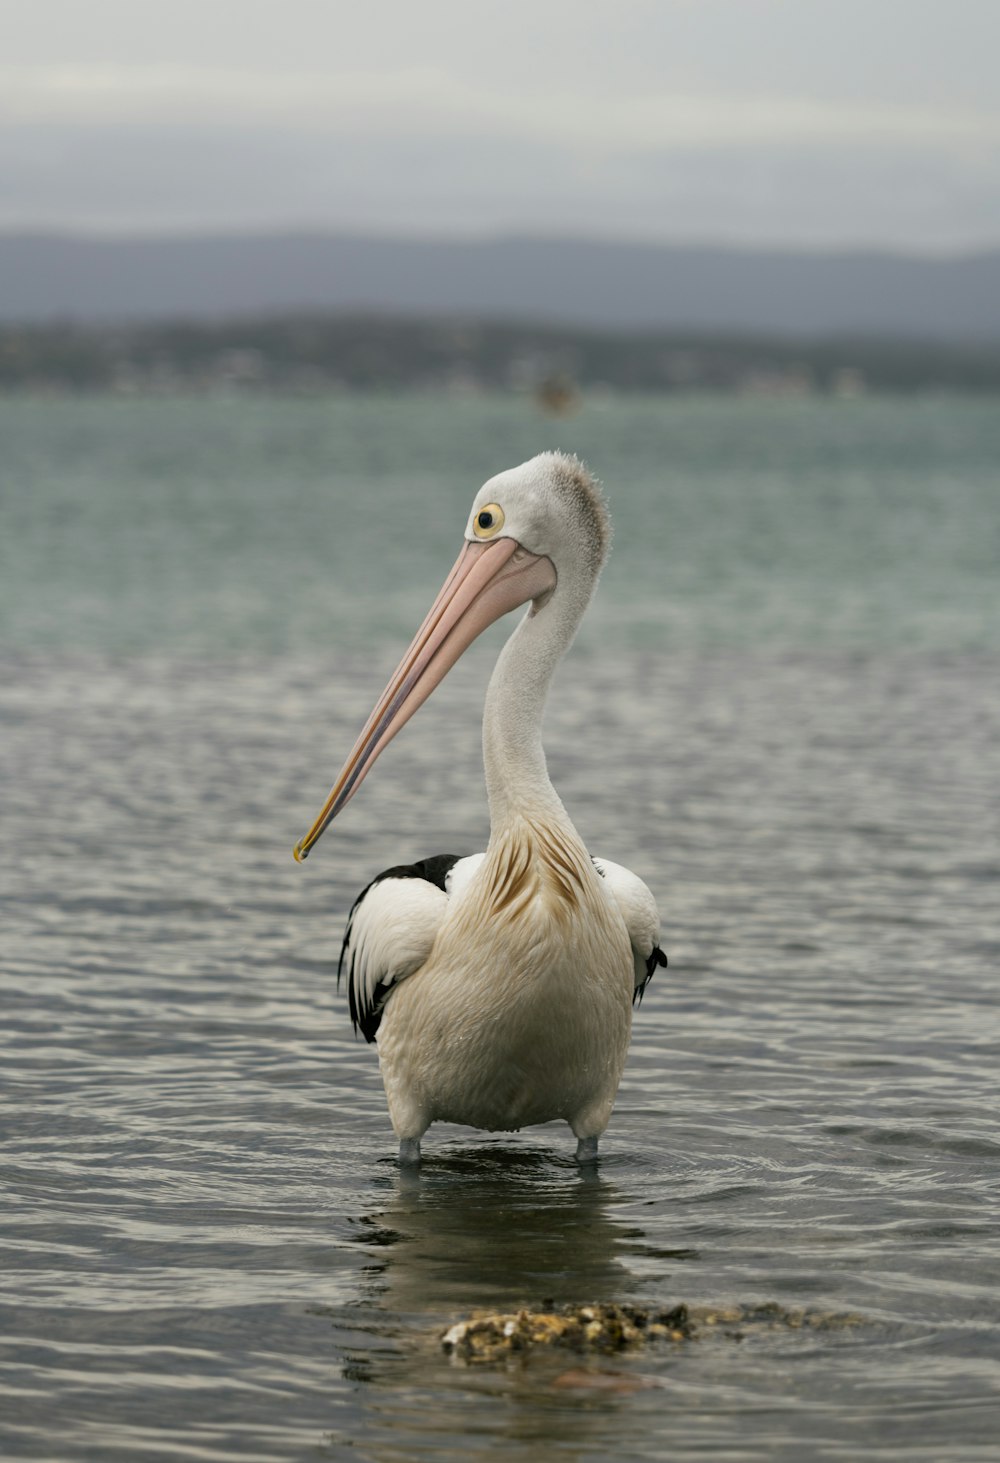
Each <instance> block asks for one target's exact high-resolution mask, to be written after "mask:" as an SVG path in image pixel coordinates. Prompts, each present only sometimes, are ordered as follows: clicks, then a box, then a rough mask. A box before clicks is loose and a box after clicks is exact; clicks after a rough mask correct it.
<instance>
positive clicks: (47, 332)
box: [0, 315, 1000, 400]
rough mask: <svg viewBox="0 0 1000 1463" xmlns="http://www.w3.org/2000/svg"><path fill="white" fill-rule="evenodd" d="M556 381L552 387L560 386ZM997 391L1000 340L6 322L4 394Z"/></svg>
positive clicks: (2, 331)
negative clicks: (969, 341) (209, 391)
mask: <svg viewBox="0 0 1000 1463" xmlns="http://www.w3.org/2000/svg"><path fill="white" fill-rule="evenodd" d="M553 388H554V390H553ZM577 388H580V389H587V390H594V389H600V388H606V389H608V390H611V391H648V392H659V391H697V390H707V391H748V392H762V393H774V394H808V393H810V392H820V393H831V394H836V395H858V394H861V393H863V392H865V391H879V392H886V391H888V392H914V391H928V390H939V391H941V390H943V391H967V392H995V391H998V390H1000V342H998V343H997V344H995V345H990V344H986V345H972V344H967V343H960V342H956V343H954V344H947V343H944V344H942V343H940V342H920V341H912V340H895V341H892V340H879V339H865V338H848V337H830V338H824V339H815V340H798V339H797V340H790V339H784V338H771V339H765V338H752V337H739V336H732V337H730V336H723V335H706V334H703V333H693V332H692V333H690V334H685V333H678V332H677V331H673V330H672V331H664V330H659V331H655V332H649V333H620V332H618V333H616V332H610V331H592V330H579V329H574V328H571V327H560V326H557V325H535V324H518V323H507V322H503V323H501V322H491V321H483V320H455V319H390V318H382V317H379V316H376V315H366V316H350V317H347V316H335V317H327V318H317V317H305V316H303V317H281V318H262V319H239V320H218V321H209V322H204V321H198V322H190V323H184V322H176V321H171V322H161V323H146V324H127V325H110V324H109V325H105V326H100V325H91V324H88V325H80V324H75V323H73V322H62V323H59V324H46V325H20V326H17V325H6V326H0V391H6V392H13V391H49V392H106V391H115V392H120V393H123V394H129V393H135V394H143V395H145V394H158V393H173V392H188V391H203V390H213V389H222V390H241V391H244V390H245V391H255V390H256V391H275V392H289V393H297V394H310V393H321V392H325V391H330V390H338V389H340V390H405V389H429V390H433V389H451V390H456V389H459V390H460V389H470V390H477V389H479V390H536V391H539V392H542V393H545V392H546V391H552V392H553V400H556V399H558V396H559V393H560V392H561V391H572V390H575V389H577Z"/></svg>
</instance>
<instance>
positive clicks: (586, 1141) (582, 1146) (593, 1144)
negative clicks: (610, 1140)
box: [576, 1138, 597, 1163]
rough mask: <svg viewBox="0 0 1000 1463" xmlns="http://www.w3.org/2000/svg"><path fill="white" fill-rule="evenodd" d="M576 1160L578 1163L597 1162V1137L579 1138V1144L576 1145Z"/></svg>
mask: <svg viewBox="0 0 1000 1463" xmlns="http://www.w3.org/2000/svg"><path fill="white" fill-rule="evenodd" d="M576 1161H577V1163H596V1162H597V1139H596V1138H579V1139H578V1140H577V1145H576Z"/></svg>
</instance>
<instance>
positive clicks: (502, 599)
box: [294, 452, 611, 862]
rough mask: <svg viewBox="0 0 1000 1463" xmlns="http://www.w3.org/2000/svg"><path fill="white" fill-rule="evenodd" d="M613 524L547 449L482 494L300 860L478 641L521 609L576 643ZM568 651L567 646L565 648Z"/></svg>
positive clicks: (572, 470)
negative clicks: (553, 622)
mask: <svg viewBox="0 0 1000 1463" xmlns="http://www.w3.org/2000/svg"><path fill="white" fill-rule="evenodd" d="M610 536H611V532H610V526H609V523H608V515H607V510H606V508H605V506H604V500H603V498H602V496H601V493H600V490H599V488H598V487H597V484H596V483H595V481H594V479H593V478H592V477H591V476H590V474H589V473H588V471H587V469H586V468H585V467H584V466H583V464H582V463H580V462H579V461H578V460H577V459H576V458H575V457H569V456H566V455H565V454H563V453H560V452H543V453H541V454H540V455H539V456H538V457H533V458H531V460H530V461H528V462H525V463H522V465H521V466H520V467H515V468H511V469H509V470H508V471H507V472H502V473H499V474H498V475H497V476H496V477H493V478H490V480H489V482H487V483H484V485H483V486H482V487H481V488H480V490H479V492H478V493H477V494H476V497H475V501H474V502H473V504H472V509H471V511H470V513H469V517H468V521H467V524H466V529H465V541H464V543H463V545H462V550H461V552H460V554H459V556H458V558H457V560H456V561H455V564H454V565H453V567H452V570H451V573H450V574H449V575H448V577H447V579H446V580H445V582H444V585H443V587H442V589H441V591H440V593H439V594H438V596H437V598H436V599H435V601H434V603H433V605H432V606H431V608H430V610H429V612H428V614H427V616H426V618H425V620H424V622H423V624H422V625H421V627H420V629H419V630H418V631H417V633H416V635H415V636H414V639H413V641H412V642H411V644H410V646H409V649H408V650H407V652H406V654H405V655H404V656H403V659H402V660H401V661H400V663H399V665H398V666H397V668H396V670H395V671H394V673H393V675H392V677H391V679H390V681H389V684H388V685H387V686H386V688H385V690H384V691H383V693H382V695H381V697H380V698H379V700H378V702H377V704H376V706H375V708H374V710H373V711H372V713H371V716H370V717H369V718H368V721H367V722H366V723H365V726H364V729H363V730H362V732H361V735H360V736H359V737H358V740H357V741H356V742H355V744H354V747H353V748H352V750H351V754H350V756H349V757H348V759H347V761H346V762H345V764H344V766H343V768H342V769H341V772H340V775H339V776H338V778H337V781H336V782H335V783H334V785H333V788H332V789H331V792H330V795H329V797H328V798H327V800H326V802H325V803H324V805H323V808H322V810H321V811H320V813H319V816H318V817H317V818H316V821H315V822H314V823H313V825H312V827H311V828H310V829H309V832H308V833H307V834H306V836H305V837H304V838H303V839H302V840H301V842H299V843H298V844H297V845H296V847H295V850H294V852H295V857H296V859H297V860H299V861H300V862H301V861H302V860H303V859H304V858H306V857H307V855H308V854H309V851H310V849H311V848H312V846H313V844H315V843H316V841H317V840H318V839H319V838H320V836H321V835H322V833H323V832H324V831H325V829H326V828H327V827H328V826H329V824H330V823H331V822H332V821H333V819H334V818H335V817H336V816H337V814H338V813H339V812H340V811H341V809H342V808H344V807H345V806H346V805H347V803H348V802H349V801H350V800H351V798H352V797H353V796H354V794H355V793H356V792H357V790H358V788H359V787H360V785H361V783H362V781H363V780H364V778H365V777H366V776H367V774H368V772H369V770H370V768H371V767H372V765H373V764H374V762H375V760H376V758H377V757H378V756H379V754H380V753H381V752H382V751H383V749H384V748H385V747H386V746H388V744H389V742H391V741H392V739H393V737H394V736H395V735H396V733H397V732H398V731H399V730H400V729H401V728H402V727H403V726H404V725H405V724H406V722H407V721H408V720H409V719H410V717H411V716H412V715H413V713H414V712H415V711H416V710H417V708H418V707H419V706H421V705H422V704H423V703H424V701H426V700H427V697H428V696H429V695H430V694H431V692H432V691H433V690H434V687H435V686H437V685H438V684H439V683H440V682H441V681H442V680H443V679H444V677H445V675H446V674H447V673H448V671H449V670H450V669H451V667H452V666H453V665H454V664H455V662H456V661H457V660H458V658H459V657H460V656H461V654H462V653H463V651H464V650H466V649H467V647H468V646H469V645H471V643H472V641H473V640H475V639H476V637H477V636H478V635H481V634H482V632H483V631H484V630H485V629H486V628H487V626H489V625H492V624H493V622H494V621H495V620H498V619H499V618H500V617H501V616H502V615H505V614H508V613H509V612H510V611H511V610H514V609H517V608H518V606H520V605H524V604H530V609H529V611H528V614H529V616H535V615H545V616H546V617H547V618H548V617H555V618H556V619H558V620H559V621H560V623H561V624H563V625H565V626H567V627H568V635H567V636H564V637H563V639H564V641H565V643H568V639H569V638H571V636H572V631H573V630H574V629H575V627H576V624H577V623H578V621H579V618H580V616H581V615H582V613H583V610H584V609H585V607H586V604H587V601H588V599H589V598H590V595H591V593H592V591H593V587H594V584H595V582H596V580H597V576H598V574H599V573H600V570H601V566H602V564H603V562H604V559H605V557H606V555H607V550H608V545H609V542H610ZM563 648H565V644H563V645H562V646H561V647H560V653H561V649H563Z"/></svg>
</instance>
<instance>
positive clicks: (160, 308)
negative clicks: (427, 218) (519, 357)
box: [0, 234, 1000, 341]
mask: <svg viewBox="0 0 1000 1463" xmlns="http://www.w3.org/2000/svg"><path fill="white" fill-rule="evenodd" d="M310 311H319V312H323V313H326V314H329V313H331V312H334V313H335V312H354V313H357V312H359V311H365V312H374V313H384V314H387V315H397V316H398V315H401V314H403V315H405V314H408V313H410V314H419V315H424V316H426V315H430V314H434V315H438V316H442V315H471V316H478V317H489V318H491V319H494V320H503V319H509V320H544V321H551V322H560V323H564V324H572V325H577V326H590V327H600V328H603V329H615V330H633V331H634V330H653V329H658V328H663V327H669V328H676V329H682V330H698V331H723V332H743V333H757V334H761V333H763V334H767V335H771V336H785V337H790V338H796V337H798V338H802V337H807V336H830V335H838V334H845V335H865V336H868V337H873V336H883V337H887V338H896V339H902V338H915V337H919V338H921V339H923V340H931V339H937V340H944V339H948V340H955V341H962V340H966V341H996V340H1000V250H998V251H995V252H991V253H984V254H978V255H970V256H968V257H963V258H951V259H941V260H937V259H926V258H918V257H912V256H906V257H904V256H900V255H892V254H876V253H861V252H853V253H827V254H819V253H793V252H785V253H782V252H777V251H773V250H751V249H728V248H718V247H712V248H708V247H706V248H694V247H683V248H682V247H676V246H657V245H647V244H623V243H610V242H597V241H593V240H591V241H586V240H574V239H562V240H558V239H524V238H506V239H503V238H501V239H491V240H481V241H477V240H471V241H458V242H456V241H451V242H447V241H440V240H438V241H428V240H414V239H409V240H403V239H391V238H376V237H372V238H361V237H353V236H352V237H349V236H346V235H321V234H299V235H273V236H266V235H259V236H249V235H245V236H237V235H233V236H222V235H220V236H212V237H209V236H206V237H187V238H169V239H166V238H164V239H84V238H78V237H72V236H58V235H52V234H46V235H27V234H19V235H14V234H8V235H0V320H4V321H8V322H12V321H17V322H44V321H53V320H63V321H66V320H75V321H81V322H88V321H104V322H113V321H128V320H141V319H150V320H153V319H160V320H171V319H184V318H186V319H192V320H196V319H202V320H205V319H213V318H215V319H218V318H223V317H227V316H228V317H233V316H238V315H241V314H246V315H256V316H260V315H265V314H268V313H285V314H287V313H291V312H297V313H308V312H310Z"/></svg>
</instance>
